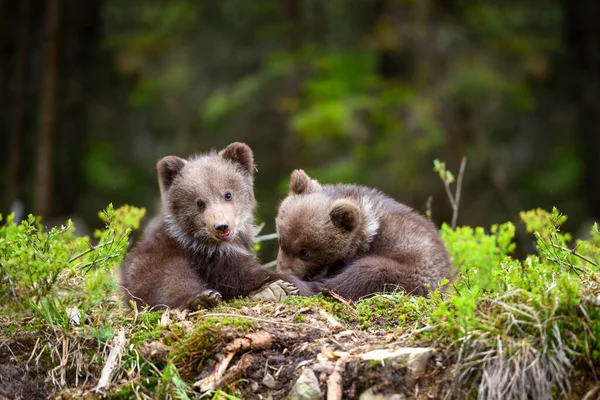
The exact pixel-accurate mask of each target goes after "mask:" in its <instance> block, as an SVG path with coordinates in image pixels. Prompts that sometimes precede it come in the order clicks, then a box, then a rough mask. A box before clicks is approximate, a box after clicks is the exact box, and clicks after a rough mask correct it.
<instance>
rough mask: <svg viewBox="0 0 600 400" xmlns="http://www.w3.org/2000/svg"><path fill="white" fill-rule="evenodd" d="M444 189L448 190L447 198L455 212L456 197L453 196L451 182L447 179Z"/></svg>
mask: <svg viewBox="0 0 600 400" xmlns="http://www.w3.org/2000/svg"><path fill="white" fill-rule="evenodd" d="M444 189H446V196H448V201H450V206H452V210H454V208H455V207H456V203H455V202H454V196H452V191H451V190H450V182H448V180H447V179H444Z"/></svg>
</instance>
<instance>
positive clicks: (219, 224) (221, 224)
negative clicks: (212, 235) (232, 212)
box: [215, 221, 229, 232]
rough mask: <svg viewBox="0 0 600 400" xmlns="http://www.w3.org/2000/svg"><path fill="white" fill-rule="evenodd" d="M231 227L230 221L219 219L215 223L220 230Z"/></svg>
mask: <svg viewBox="0 0 600 400" xmlns="http://www.w3.org/2000/svg"><path fill="white" fill-rule="evenodd" d="M228 228H229V222H227V221H219V222H217V223H216V224H215V229H216V230H218V231H219V232H225V231H226V230H227V229H228Z"/></svg>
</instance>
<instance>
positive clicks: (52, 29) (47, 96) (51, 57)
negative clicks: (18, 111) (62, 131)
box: [34, 0, 60, 216]
mask: <svg viewBox="0 0 600 400" xmlns="http://www.w3.org/2000/svg"><path fill="white" fill-rule="evenodd" d="M59 26H60V0H48V1H47V2H46V21H45V26H44V62H43V64H42V68H43V71H42V84H41V101H40V136H39V140H38V153H37V170H36V179H35V199H34V211H35V213H36V214H38V215H42V216H48V215H49V214H50V213H51V212H52V187H53V164H54V163H53V153H54V138H55V136H56V125H57V112H58V79H59V70H58V69H59V65H58V63H59Z"/></svg>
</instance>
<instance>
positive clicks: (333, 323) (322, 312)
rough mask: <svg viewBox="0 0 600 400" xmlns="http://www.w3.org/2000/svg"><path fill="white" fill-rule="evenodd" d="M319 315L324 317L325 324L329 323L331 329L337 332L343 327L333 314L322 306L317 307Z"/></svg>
mask: <svg viewBox="0 0 600 400" xmlns="http://www.w3.org/2000/svg"><path fill="white" fill-rule="evenodd" d="M319 315H321V317H322V318H324V319H325V321H326V322H327V325H329V327H330V328H331V330H332V331H334V332H339V331H341V330H343V329H344V327H343V326H342V324H340V323H339V322H338V320H337V319H335V318H334V317H333V315H331V314H329V313H328V312H327V311H325V310H323V309H322V308H319Z"/></svg>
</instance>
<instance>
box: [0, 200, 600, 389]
mask: <svg viewBox="0 0 600 400" xmlns="http://www.w3.org/2000/svg"><path fill="white" fill-rule="evenodd" d="M117 211H118V212H117ZM117 211H114V212H111V211H110V210H109V211H108V212H107V213H106V214H107V221H108V222H107V229H106V230H105V231H102V232H100V233H99V234H98V235H97V238H98V240H99V242H98V243H99V244H98V245H96V248H98V250H102V253H101V254H95V251H98V250H94V249H92V251H90V252H89V253H86V254H84V255H81V254H82V253H83V252H85V251H87V250H85V246H84V245H85V243H78V244H77V245H76V246H75V245H72V244H69V243H71V242H72V241H73V240H79V239H77V238H75V237H74V236H65V233H64V232H63V234H60V233H56V232H55V234H54V236H52V237H50V236H49V235H46V236H44V233H43V232H42V231H39V232H35V235H37V239H36V240H38V241H39V242H40V243H43V242H44V241H49V240H50V241H51V240H54V241H56V240H59V241H60V240H63V239H64V241H65V242H68V243H62V244H61V243H55V244H52V243H50V245H49V246H46V247H44V246H39V248H37V249H33V250H31V249H29V248H25V245H24V244H23V243H25V242H27V238H28V237H29V236H31V235H32V233H31V232H26V230H25V229H21V228H19V227H17V226H15V225H14V224H13V225H10V224H9V225H6V226H5V227H4V228H0V256H2V257H3V258H2V265H1V267H2V268H3V269H2V273H3V276H4V278H3V279H2V281H0V283H1V286H0V288H2V290H4V292H2V293H3V295H2V296H1V297H0V329H1V330H0V399H2V398H3V396H4V397H6V398H27V399H33V398H47V397H59V396H60V397H62V398H100V397H109V398H115V399H120V398H181V399H185V398H229V399H231V398H269V396H270V397H271V398H274V399H278V398H285V397H286V396H287V395H288V394H289V392H290V390H291V388H292V386H293V384H294V382H295V380H296V379H297V378H298V376H299V375H300V373H301V371H302V368H304V367H311V368H312V367H315V368H316V366H317V365H318V364H320V363H322V362H323V361H326V362H327V361H331V360H335V359H336V357H338V356H339V354H340V352H345V353H348V354H350V355H353V356H357V355H360V354H364V353H366V352H368V351H370V350H373V349H379V348H387V349H396V348H398V347H406V346H410V347H423V346H430V347H433V348H434V349H435V350H436V351H435V354H434V356H433V357H432V358H431V360H430V361H429V365H428V367H427V371H426V373H425V375H424V376H422V377H421V378H419V379H418V381H417V382H416V384H412V385H409V382H408V375H406V371H405V370H404V369H402V368H399V369H398V368H390V367H389V366H387V365H385V364H382V363H377V362H360V361H359V360H358V359H357V358H356V357H355V358H352V359H351V360H350V361H349V362H348V364H347V365H346V368H345V369H344V374H343V382H342V383H343V391H344V395H345V396H346V398H357V397H358V396H359V395H360V393H361V392H362V391H364V390H365V389H366V388H369V387H372V388H373V390H375V391H384V392H388V393H389V392H396V393H404V394H405V395H407V396H408V397H411V398H419V399H425V398H442V397H444V396H446V395H449V396H450V397H456V398H474V397H477V395H478V394H479V395H480V396H481V395H482V393H483V397H486V398H515V397H518V395H517V394H518V393H521V394H524V395H525V396H526V397H527V396H529V398H541V397H539V396H542V397H544V396H546V397H548V395H551V396H553V397H565V398H580V397H582V396H584V395H585V394H586V393H593V391H594V390H596V388H597V387H598V386H597V385H598V384H597V377H598V375H599V374H600V370H599V367H598V366H599V365H600V341H599V339H598V338H599V337H600V301H599V300H598V299H599V296H600V274H599V271H598V264H599V261H600V231H599V230H598V227H594V228H593V229H592V233H591V237H590V238H589V239H587V240H579V241H572V240H571V238H570V236H569V235H567V234H565V233H563V232H560V223H561V220H562V221H564V217H563V216H561V215H560V214H558V213H557V212H554V213H544V212H542V211H534V212H531V213H528V214H524V215H523V220H524V221H525V222H526V226H527V227H528V228H531V231H532V234H533V235H534V236H533V237H534V238H535V239H536V240H537V242H538V254H537V255H531V256H529V257H528V258H527V259H525V260H517V259H515V258H513V257H512V252H513V251H514V243H513V235H514V226H512V224H504V225H500V226H495V227H492V228H491V229H490V230H489V231H488V232H486V231H485V230H483V229H481V228H477V229H473V228H469V227H462V228H457V229H455V230H451V229H450V228H448V227H447V226H444V227H443V228H442V230H441V232H442V237H443V239H444V240H445V242H446V244H447V246H448V249H449V252H450V254H451V256H452V258H453V260H454V262H455V265H456V268H457V277H456V279H455V280H454V281H453V282H450V283H448V284H446V285H445V287H444V291H443V292H439V291H435V292H433V293H432V294H431V295H430V296H429V297H428V298H421V297H414V296H410V295H406V294H404V293H402V292H397V293H389V294H381V295H378V296H374V297H372V298H369V299H364V300H362V301H359V302H356V303H353V302H350V301H347V300H345V299H340V298H339V297H337V296H336V295H335V293H323V294H320V295H318V296H315V297H311V298H301V297H291V298H288V299H286V300H283V301H281V302H262V301H255V300H248V299H238V300H233V301H228V302H223V303H221V304H220V305H219V306H218V307H216V308H213V309H210V310H202V311H198V312H194V313H189V312H177V311H169V312H148V311H146V310H134V311H131V310H129V309H128V308H127V307H125V306H124V305H123V304H122V303H121V302H120V301H119V297H118V294H119V288H118V286H117V284H116V280H115V278H114V273H115V271H116V270H117V268H118V263H119V259H120V258H121V257H122V256H123V254H124V252H125V248H124V247H123V246H120V247H119V246H117V247H112V245H113V244H115V243H122V242H123V240H122V238H123V237H124V235H126V234H127V233H128V229H130V227H132V226H134V225H136V224H137V223H138V220H139V218H133V219H132V218H129V217H128V216H124V215H123V213H124V211H123V210H121V211H119V210H117ZM130 211H131V210H130ZM119 213H120V214H119ZM125 213H126V212H125ZM134 213H135V211H134ZM119 215H121V216H120V217H119ZM136 215H137V216H138V217H140V213H137V214H136ZM119 221H127V222H126V223H125V225H123V224H121V223H119ZM28 229H30V230H31V227H30V228H28ZM65 232H67V233H68V232H69V231H68V230H66V231H65ZM28 235H29V236H28ZM61 235H62V236H61ZM27 243H30V242H27ZM21 244H23V247H19V246H21ZM100 246H102V247H100ZM15 249H16V250H15ZM75 251H76V252H77V253H76V254H73V252H75ZM11 254H20V255H19V257H21V258H22V262H32V263H37V264H36V265H37V267H36V268H45V263H48V262H50V263H53V264H52V265H51V266H50V267H48V271H54V272H52V273H47V274H46V273H43V274H41V275H40V274H37V276H38V277H39V276H43V277H44V278H43V279H44V282H45V283H44V285H36V282H35V281H31V280H29V281H28V280H24V281H20V282H19V284H15V278H16V277H18V276H21V275H20V274H22V271H15V270H14V269H11V268H17V267H18V266H19V265H20V264H19V263H17V262H12V261H11V263H6V262H4V260H5V258H6V257H8V256H9V255H11ZM49 254H52V255H53V257H54V258H48V255H49ZM41 255H42V256H43V255H45V257H42V256H41ZM71 260H74V261H71ZM13 261H14V260H13ZM7 264H8V265H11V267H10V268H8V267H7V266H6V265H7ZM32 265H33V264H32ZM90 265H91V268H90ZM82 267H83V268H82ZM33 269H34V268H33V267H32V266H30V267H29V270H33ZM42 286H43V287H42ZM75 315H76V317H77V318H75ZM331 318H333V319H334V320H335V321H337V322H338V324H339V325H337V326H334V325H332V322H331ZM121 332H123V333H124V336H125V339H126V342H125V345H124V346H123V348H122V351H121V352H120V356H121V357H120V360H118V363H117V364H116V368H115V369H114V370H113V371H112V375H111V380H110V385H109V386H108V387H107V388H106V389H103V390H102V391H100V392H97V391H95V390H94V388H95V387H96V385H97V384H98V381H99V377H100V375H101V372H102V369H103V368H104V366H105V365H106V363H107V360H108V358H109V354H110V352H111V346H113V344H114V343H115V338H117V337H118V336H119V334H120V333H121ZM252 334H263V335H266V337H267V338H269V343H268V345H266V346H263V347H260V348H252V347H247V348H244V349H243V350H240V351H235V352H233V353H232V351H231V348H232V347H231V346H232V345H233V344H234V343H237V342H236V341H239V340H241V339H247V338H248V337H250V336H251V335H252ZM228 354H230V355H232V358H231V360H230V362H229V364H228V367H227V368H226V370H225V371H224V375H223V379H221V380H220V381H219V383H218V385H217V386H215V387H213V389H212V390H211V391H209V392H205V393H202V392H200V391H198V390H196V389H195V388H194V387H193V385H194V383H195V382H197V381H198V380H200V379H203V378H207V377H208V376H210V375H211V373H213V371H215V369H216V368H217V367H218V365H219V363H221V362H222V361H223V359H224V358H226V357H227V355H228ZM267 374H268V375H271V376H272V377H273V378H274V379H273V381H272V382H267V383H265V382H263V379H264V377H265V376H266V375H267ZM327 375H328V373H326V372H323V371H321V372H320V371H318V370H317V376H318V378H319V379H320V385H321V389H322V390H323V391H325V390H326V387H327V384H326V380H327ZM504 376H511V377H512V378H511V379H510V380H509V381H504V380H503V379H504V378H503V377H504ZM536 396H538V397H536Z"/></svg>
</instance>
